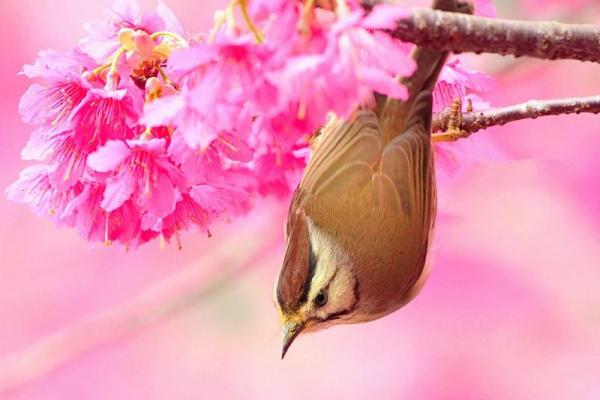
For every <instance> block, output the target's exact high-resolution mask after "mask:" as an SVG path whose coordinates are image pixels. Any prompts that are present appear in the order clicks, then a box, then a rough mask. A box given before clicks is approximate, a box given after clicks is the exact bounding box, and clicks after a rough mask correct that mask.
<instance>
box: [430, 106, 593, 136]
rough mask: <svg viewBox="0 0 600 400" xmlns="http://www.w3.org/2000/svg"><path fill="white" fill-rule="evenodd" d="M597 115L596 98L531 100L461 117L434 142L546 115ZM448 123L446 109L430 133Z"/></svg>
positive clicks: (437, 115) (441, 128) (435, 121)
mask: <svg viewBox="0 0 600 400" xmlns="http://www.w3.org/2000/svg"><path fill="white" fill-rule="evenodd" d="M581 113H590V114H600V96H591V97H579V98H572V99H557V100H544V101H541V100H531V101H528V102H526V103H522V104H517V105H513V106H508V107H502V108H496V109H491V110H486V111H481V112H467V113H462V114H461V117H460V124H459V126H458V129H459V130H460V133H458V132H444V133H442V134H438V135H434V140H436V141H448V140H456V139H460V138H462V137H468V136H469V135H471V134H472V133H475V132H477V131H480V130H482V129H487V128H489V127H492V126H501V125H505V124H507V123H509V122H513V121H519V120H523V119H536V118H539V117H546V116H550V115H567V114H581ZM451 119H452V111H451V110H450V109H446V110H444V111H443V112H441V113H439V114H436V115H434V118H433V124H432V131H433V132H439V131H447V130H448V127H449V122H450V120H451Z"/></svg>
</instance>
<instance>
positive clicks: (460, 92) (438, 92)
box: [433, 59, 496, 112]
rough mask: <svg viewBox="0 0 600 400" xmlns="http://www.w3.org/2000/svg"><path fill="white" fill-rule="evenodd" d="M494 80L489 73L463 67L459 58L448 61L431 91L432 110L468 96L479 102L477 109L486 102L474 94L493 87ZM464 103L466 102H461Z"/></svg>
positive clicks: (436, 110) (441, 108)
mask: <svg viewBox="0 0 600 400" xmlns="http://www.w3.org/2000/svg"><path fill="white" fill-rule="evenodd" d="M495 84H496V83H495V80H494V78H492V77H491V76H490V75H488V74H486V73H483V72H479V71H473V70H470V69H467V68H464V67H462V66H461V65H460V60H459V59H454V60H452V61H450V62H449V63H448V64H446V66H445V67H444V69H443V70H442V73H441V74H440V78H439V80H438V83H437V85H436V87H435V90H434V92H433V110H434V112H439V111H442V110H443V109H444V108H446V107H448V106H450V105H451V104H452V102H453V101H454V100H456V99H465V98H467V99H468V98H469V97H470V96H474V95H475V96H474V97H472V99H474V100H475V101H474V105H476V104H479V106H480V107H479V109H481V108H485V106H486V104H485V103H484V102H482V101H481V100H480V98H479V97H478V96H476V95H478V94H483V93H487V92H489V91H491V90H493V89H494V87H495ZM463 103H466V102H463Z"/></svg>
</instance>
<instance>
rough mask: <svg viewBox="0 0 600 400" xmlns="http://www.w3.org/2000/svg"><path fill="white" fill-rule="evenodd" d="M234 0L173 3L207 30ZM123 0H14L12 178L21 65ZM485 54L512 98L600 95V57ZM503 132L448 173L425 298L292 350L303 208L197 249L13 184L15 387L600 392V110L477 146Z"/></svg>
mask: <svg viewBox="0 0 600 400" xmlns="http://www.w3.org/2000/svg"><path fill="white" fill-rule="evenodd" d="M143 3H144V4H145V5H150V4H151V3H150V2H149V1H144V2H143ZM222 3H223V2H222V1H216V0H214V1H213V0H202V1H198V0H196V1H192V0H169V1H168V4H169V5H170V6H171V7H172V8H173V9H174V10H175V11H176V13H177V14H178V15H179V16H180V17H182V20H183V21H184V23H185V25H186V27H187V29H188V30H189V31H192V32H195V31H199V30H201V29H205V28H207V27H208V26H209V24H210V21H211V19H212V17H211V14H212V12H213V11H214V10H215V9H216V7H217V5H218V4H222ZM497 3H498V4H500V3H501V7H500V10H499V11H500V15H501V16H505V17H521V18H527V19H544V18H552V19H559V20H569V21H585V22H592V23H593V22H598V21H600V18H598V16H599V15H600V10H599V8H598V6H593V5H592V6H586V4H588V3H589V4H592V3H594V2H587V3H586V2H583V1H579V2H577V7H575V6H574V5H573V7H570V8H565V7H562V8H561V7H560V4H563V5H565V4H567V2H564V1H563V2H561V1H539V0H528V1H523V2H521V3H520V4H516V3H515V2H512V1H502V2H500V1H497ZM109 5H110V2H109V1H107V0H95V1H93V2H92V1H81V0H52V1H50V0H2V1H1V2H0V16H1V17H2V21H3V23H2V24H0V43H1V48H2V53H3V54H2V63H0V76H1V77H2V78H1V79H2V85H1V88H2V96H1V97H0V115H1V116H2V124H1V125H0V141H1V145H0V160H1V161H0V162H1V165H2V168H1V169H0V187H1V188H5V187H6V186H7V185H8V184H10V183H11V182H12V181H14V180H15V179H16V177H17V175H18V172H19V170H20V169H22V168H23V167H24V166H25V165H26V164H25V162H23V161H21V160H20V158H19V152H20V150H21V148H22V147H23V146H24V144H25V142H26V140H27V136H28V134H29V127H27V126H24V125H23V124H22V123H21V122H20V121H19V118H18V115H17V104H18V99H19V97H20V95H21V94H22V93H23V92H24V91H25V89H26V87H27V85H28V82H27V80H26V79H25V78H23V77H17V76H16V74H17V72H18V71H19V69H20V67H21V65H22V64H24V63H26V62H30V61H32V60H33V58H34V57H35V54H36V52H37V51H38V50H40V49H43V48H58V49H62V50H65V49H67V48H68V47H69V46H71V45H73V44H74V43H75V42H76V40H77V39H78V38H79V37H80V36H81V35H82V34H83V30H82V28H81V25H82V23H83V22H85V21H87V20H91V19H98V18H99V17H100V16H101V15H102V14H101V13H102V10H103V9H105V8H106V7H108V6H109ZM527 5H528V6H530V8H526V7H525V6H527ZM554 5H558V6H556V7H554ZM469 61H471V64H472V65H480V66H483V67H482V68H483V69H485V70H487V71H488V72H491V73H493V74H494V75H495V76H497V77H498V78H499V89H498V90H497V91H495V92H494V93H493V94H492V95H491V96H489V100H490V101H492V103H493V104H495V105H507V104H511V103H514V102H521V101H524V100H528V99H530V98H552V97H570V96H582V95H593V94H600V73H599V72H600V70H599V67H598V65H593V64H581V63H577V62H554V63H549V62H540V61H532V60H518V61H517V62H516V63H515V62H514V60H513V59H511V58H506V59H502V58H500V57H495V56H485V57H481V58H474V57H473V58H469ZM492 144H496V145H497V146H498V148H499V149H500V150H499V151H497V152H495V155H494V156H493V157H491V159H490V161H487V162H485V163H477V162H470V161H469V158H470V157H469V154H471V153H472V151H471V150H466V151H467V153H465V156H464V159H463V166H464V168H463V169H462V170H461V172H460V173H459V174H458V175H457V176H456V177H455V178H454V179H452V180H449V181H447V180H444V182H443V184H441V186H440V208H441V211H440V215H439V220H438V230H437V239H436V242H437V243H436V254H437V257H436V262H435V265H434V268H433V271H432V274H431V277H430V280H429V282H428V284H427V285H426V286H425V288H424V290H423V292H422V293H421V295H420V296H418V297H417V298H416V299H415V300H414V301H413V302H412V303H411V304H410V305H409V306H407V307H406V308H404V309H403V310H401V311H399V312H397V313H395V314H393V315H392V316H390V317H388V318H385V319H382V320H379V321H377V322H374V323H370V324H366V325H357V326H347V327H338V328H335V329H331V330H327V331H323V332H321V333H318V334H314V335H310V336H306V337H303V338H300V339H299V340H298V341H297V342H296V343H295V344H294V346H293V348H292V349H291V351H290V353H289V354H288V357H287V358H286V360H285V361H281V360H280V359H279V355H280V336H279V335H280V334H279V330H278V329H279V328H278V320H277V316H276V313H275V310H274V307H273V302H272V293H273V289H272V288H273V282H274V279H275V276H276V274H277V271H278V268H279V264H280V261H281V258H282V253H283V249H282V241H283V232H282V230H283V229H282V226H283V221H284V218H285V212H286V208H287V204H285V203H277V202H275V201H274V200H265V201H262V202H259V204H258V207H257V210H256V212H254V213H253V214H252V215H250V216H249V217H247V218H245V219H243V220H237V221H234V222H232V223H230V224H223V225H220V226H218V227H215V229H214V237H213V238H211V239H207V238H206V237H204V236H202V235H192V234H190V235H186V236H185V237H184V249H183V251H178V250H177V249H176V247H175V246H171V247H167V248H166V249H163V250H161V249H160V248H159V246H158V244H149V245H146V246H145V247H143V248H141V249H140V250H138V251H135V252H129V253H126V252H123V251H122V250H119V249H118V248H110V247H102V246H99V247H96V248H93V249H91V248H90V247H89V245H88V244H87V243H86V242H84V241H83V240H81V239H80V238H79V237H78V236H77V235H76V233H75V232H73V231H68V230H57V229H56V228H55V227H53V226H52V225H51V223H50V222H49V221H46V220H41V219H37V218H35V217H34V216H33V215H32V213H31V212H30V211H29V210H28V209H27V208H26V207H24V206H21V205H17V204H13V203H10V202H8V201H7V200H6V199H5V197H4V196H0V216H1V219H0V220H1V222H2V223H1V224H0V321H2V322H1V323H0V398H3V399H4V398H8V399H71V398H73V399H138V398H139V399H142V398H143V399H148V400H152V399H166V398H174V399H198V398H207V397H214V398H225V399H228V398H235V399H237V398H246V399H267V398H285V399H306V398H310V399H321V398H352V399H354V398H356V399H359V398H415V399H457V400H458V399H461V400H465V399H506V398H511V399H533V398H544V399H564V398H573V399H598V398H600V379H599V376H600V290H598V288H599V287H600V200H599V195H600V163H598V161H597V159H598V157H597V154H598V152H599V151H600V117H598V116H571V117H555V118H547V119H541V120H537V121H526V122H520V123H515V124H511V125H510V126H508V127H504V128H494V129H490V130H489V131H487V132H484V133H480V134H477V135H476V136H474V137H473V138H472V139H470V140H469V141H465V142H462V143H459V144H457V148H458V149H469V148H471V149H481V148H489V147H490V146H491V145H492Z"/></svg>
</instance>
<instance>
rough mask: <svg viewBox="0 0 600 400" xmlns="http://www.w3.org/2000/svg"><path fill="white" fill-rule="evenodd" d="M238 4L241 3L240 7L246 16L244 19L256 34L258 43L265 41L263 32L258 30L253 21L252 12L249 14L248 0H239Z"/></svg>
mask: <svg viewBox="0 0 600 400" xmlns="http://www.w3.org/2000/svg"><path fill="white" fill-rule="evenodd" d="M238 2H239V3H238V4H239V5H240V9H241V10H242V16H243V17H244V21H246V26H247V27H248V29H250V32H252V33H253V34H254V38H255V39H256V41H257V42H258V43H263V42H264V41H265V39H264V37H263V35H262V33H260V31H259V30H258V28H257V27H256V25H254V22H252V18H250V14H248V0H238Z"/></svg>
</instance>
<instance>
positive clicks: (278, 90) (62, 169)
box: [7, 0, 492, 247]
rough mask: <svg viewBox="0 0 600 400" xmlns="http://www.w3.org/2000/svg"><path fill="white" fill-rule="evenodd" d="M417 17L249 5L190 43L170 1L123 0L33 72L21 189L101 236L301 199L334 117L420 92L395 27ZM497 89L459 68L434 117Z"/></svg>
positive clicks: (163, 232)
mask: <svg viewBox="0 0 600 400" xmlns="http://www.w3.org/2000/svg"><path fill="white" fill-rule="evenodd" d="M487 3H489V2H487ZM487 3H486V4H487ZM407 12H409V10H408V9H407V8H406V7H405V6H400V5H390V4H386V5H380V6H378V7H376V8H375V9H373V10H372V11H371V12H370V13H369V14H366V13H365V12H364V11H363V10H362V8H360V7H359V6H358V4H355V3H353V2H351V1H348V2H346V1H342V0H338V1H316V2H315V1H312V0H306V1H300V0H234V1H233V2H232V3H231V4H230V5H229V7H227V9H225V10H223V11H219V12H217V13H216V14H215V26H214V27H213V29H211V30H210V31H209V32H205V33H202V34H197V35H189V34H187V33H186V32H185V30H184V29H183V27H182V25H181V24H180V22H179V21H178V19H177V18H176V16H175V15H174V13H173V12H172V11H171V10H170V9H169V8H168V7H167V6H166V5H165V4H163V3H162V2H159V4H158V6H157V8H156V10H154V11H143V10H141V8H140V6H139V4H138V3H137V2H136V1H135V0H118V1H117V2H116V3H115V5H114V6H113V8H112V10H111V11H110V12H109V14H108V16H107V19H105V20H103V21H98V22H93V23H90V24H89V25H87V27H86V28H87V32H88V36H87V37H85V38H84V39H82V40H81V41H80V42H79V44H78V45H77V46H76V47H74V48H73V49H72V50H71V51H68V52H66V53H59V52H56V51H44V52H41V53H40V54H39V56H38V58H37V60H36V61H35V62H34V63H33V64H32V65H27V66H25V67H24V68H23V74H24V75H26V76H27V77H29V78H31V79H33V80H34V81H35V83H34V84H32V85H31V87H30V88H29V89H28V90H27V92H26V93H25V94H24V96H23V98H22V100H21V103H20V106H19V111H20V114H21V116H22V119H23V121H24V122H26V123H29V124H32V125H34V126H35V130H34V131H33V133H32V134H31V138H30V140H29V142H28V143H27V146H26V147H25V149H24V150H23V153H22V156H23V158H24V159H26V160H35V161H37V164H35V165H33V166H30V167H28V168H26V169H25V170H24V171H23V172H22V173H21V175H20V178H19V180H18V181H17V182H15V183H14V184H13V185H11V186H10V187H9V188H8V189H7V195H8V197H9V198H11V199H12V200H15V201H18V202H22V203H26V204H28V205H29V206H30V207H31V208H32V209H33V210H34V212H35V213H36V214H38V215H40V216H45V217H49V218H50V219H52V220H53V221H54V222H55V223H56V224H57V225H59V226H67V227H71V228H75V229H76V230H77V231H78V232H79V233H80V235H81V236H82V237H83V238H85V239H86V240H88V241H90V242H103V243H107V244H108V243H118V244H122V245H125V246H128V247H137V246H138V245H140V244H142V243H145V242H147V241H150V240H152V239H155V238H158V237H162V238H163V239H165V240H166V241H171V240H173V239H175V240H176V241H177V242H178V243H179V241H180V233H181V232H182V231H186V230H188V229H191V228H195V229H198V230H200V231H204V232H206V233H207V234H210V232H209V227H210V225H211V223H212V222H213V221H214V220H215V219H217V218H220V217H224V216H225V217H228V218H230V217H235V216H237V215H240V214H243V213H245V212H247V211H248V210H250V209H251V207H252V205H253V203H254V200H255V198H256V197H258V196H266V195H275V196H279V197H284V196H286V195H287V194H288V193H289V192H290V190H291V189H292V188H293V187H294V185H295V184H296V183H297V179H298V175H299V173H300V172H301V170H302V168H303V167H304V165H305V163H306V160H307V157H308V154H309V151H308V142H309V138H310V135H311V134H312V133H314V132H315V131H317V130H318V129H319V128H320V127H321V126H322V125H323V124H324V123H325V122H326V120H327V118H328V117H329V116H330V115H336V116H338V117H342V118H343V117H347V116H348V115H350V113H351V112H352V111H353V110H354V109H356V107H358V106H360V105H364V104H370V103H371V102H372V100H373V99H372V94H373V93H374V92H377V93H382V94H385V95H387V96H391V97H394V98H399V99H403V98H405V97H406V96H407V90H406V88H405V87H403V86H402V85H401V84H399V83H398V79H396V78H397V77H398V76H407V75H410V74H411V73H412V72H413V71H414V68H415V64H414V62H413V60H412V59H411V57H410V50H411V45H408V44H405V43H401V42H399V41H397V40H396V39H394V38H392V37H391V36H390V35H389V34H388V33H387V30H389V29H391V28H393V26H394V23H395V21H396V20H397V19H398V18H400V17H402V16H403V15H405V14H406V13H407ZM487 12H489V7H487ZM491 85H492V81H491V78H489V77H487V76H486V75H484V74H480V73H475V72H470V71H468V70H466V69H463V68H462V67H461V66H460V65H459V62H458V60H455V61H453V62H451V63H450V64H449V65H448V67H447V68H446V69H445V70H444V72H443V73H442V80H441V81H440V84H439V85H438V88H437V93H436V96H435V99H436V105H435V107H436V108H437V109H441V108H443V107H444V106H447V105H448V104H449V103H450V102H451V101H452V100H453V99H454V98H455V97H457V96H459V97H465V96H467V95H473V93H475V92H483V91H487V90H489V89H490V88H491ZM475 100H476V101H477V100H478V98H475Z"/></svg>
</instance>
